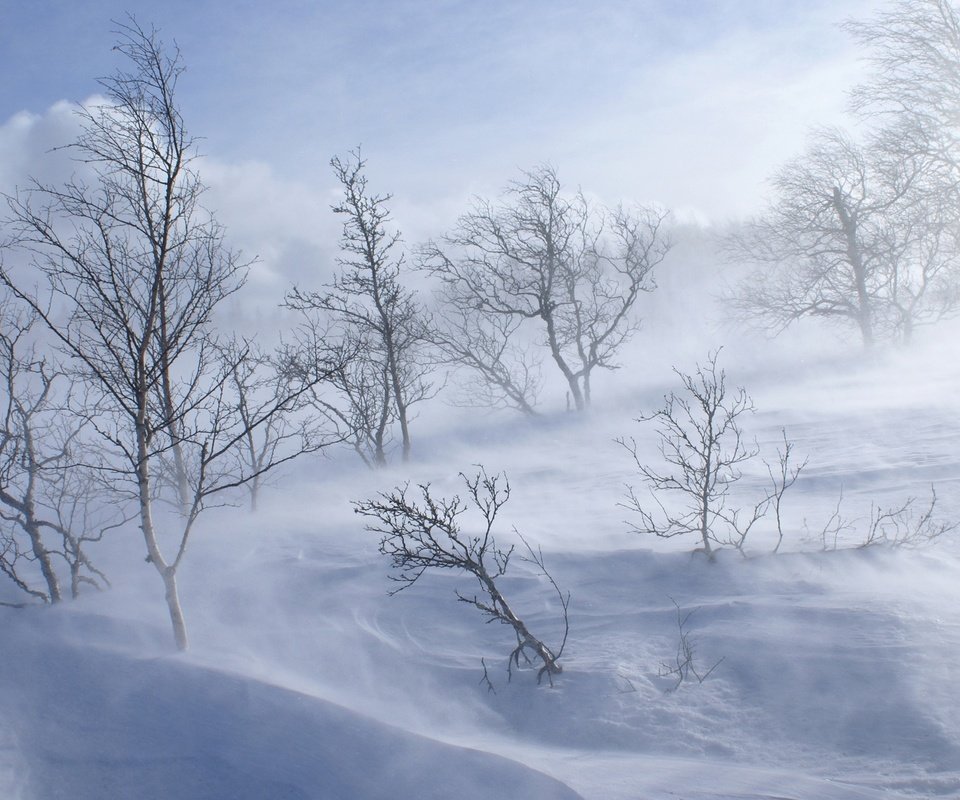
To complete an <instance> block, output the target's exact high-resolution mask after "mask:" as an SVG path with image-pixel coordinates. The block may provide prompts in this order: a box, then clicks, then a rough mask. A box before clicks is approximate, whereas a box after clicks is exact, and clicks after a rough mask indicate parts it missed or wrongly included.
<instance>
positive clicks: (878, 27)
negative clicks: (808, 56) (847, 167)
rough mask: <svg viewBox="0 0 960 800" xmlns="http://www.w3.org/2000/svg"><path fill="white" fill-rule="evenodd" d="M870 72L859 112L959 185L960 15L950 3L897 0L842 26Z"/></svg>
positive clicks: (856, 98) (857, 98) (857, 99)
mask: <svg viewBox="0 0 960 800" xmlns="http://www.w3.org/2000/svg"><path fill="white" fill-rule="evenodd" d="M845 27H846V29H847V30H848V31H849V32H850V33H851V34H852V35H853V36H854V38H855V39H856V40H857V41H858V42H860V43H861V44H862V45H864V46H865V48H866V50H867V53H868V62H869V63H870V64H871V66H872V67H873V70H872V72H871V73H870V74H869V77H868V78H867V80H866V81H865V82H864V83H863V84H862V85H860V86H858V87H857V88H856V89H855V90H854V93H853V106H854V109H855V110H857V111H859V112H860V113H861V114H862V115H864V116H865V117H866V118H868V119H876V120H879V121H880V124H881V126H882V127H885V128H891V129H895V130H896V131H897V136H898V138H899V139H900V140H901V142H902V143H903V144H904V145H905V148H906V150H907V151H908V152H909V153H911V154H912V155H914V156H917V155H922V156H924V157H927V158H930V159H931V160H933V161H934V162H936V163H937V164H939V165H940V166H941V167H942V168H943V170H944V176H945V177H946V178H947V180H948V183H949V188H950V190H951V193H955V192H956V191H957V189H958V181H960V12H958V11H957V8H956V6H955V5H954V3H952V2H950V0H899V2H896V3H894V4H891V5H890V6H889V7H887V8H886V9H884V10H883V11H882V12H880V13H878V14H877V15H875V16H874V17H873V19H871V20H858V21H851V22H849V23H847V25H846V26H845Z"/></svg>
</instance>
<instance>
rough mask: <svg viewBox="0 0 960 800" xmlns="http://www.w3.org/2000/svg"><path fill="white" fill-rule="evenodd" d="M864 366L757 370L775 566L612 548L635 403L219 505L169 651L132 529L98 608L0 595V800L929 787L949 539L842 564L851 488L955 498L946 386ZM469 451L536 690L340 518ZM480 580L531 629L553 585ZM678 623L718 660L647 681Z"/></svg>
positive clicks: (115, 554)
mask: <svg viewBox="0 0 960 800" xmlns="http://www.w3.org/2000/svg"><path fill="white" fill-rule="evenodd" d="M895 366H896V368H897V372H896V374H898V375H900V376H901V380H898V382H897V383H896V384H894V385H892V384H890V382H889V376H890V375H891V374H893V373H891V371H890V367H889V365H885V366H878V367H876V368H872V369H871V370H867V371H861V372H858V373H856V375H854V374H853V373H852V372H851V371H848V370H841V371H837V372H835V373H834V374H832V375H830V376H826V377H824V376H822V375H820V374H819V373H816V374H813V375H811V376H809V377H804V376H803V375H801V374H799V373H797V374H790V375H778V376H774V377H773V378H767V379H764V378H763V376H756V377H757V381H756V384H755V385H754V387H753V393H754V396H755V399H756V402H757V405H758V408H759V409H760V412H761V413H759V414H758V415H757V416H756V418H755V419H754V420H753V428H752V429H751V432H752V433H754V434H756V435H757V437H758V438H759V439H760V441H761V444H763V443H768V442H769V443H775V442H776V440H777V437H778V436H779V435H780V434H779V431H780V428H781V426H786V427H787V428H788V432H789V433H790V434H791V436H792V438H794V439H795V441H796V443H797V450H798V452H799V453H800V454H801V456H803V455H809V457H810V463H809V466H808V469H807V471H806V473H805V476H804V477H803V478H802V479H801V481H800V482H798V484H797V487H796V490H795V492H794V493H793V494H792V496H791V497H790V498H789V503H790V506H789V509H788V512H787V513H788V524H789V526H790V527H789V535H788V538H787V539H786V540H785V542H784V547H783V548H782V552H780V553H779V554H777V555H772V554H771V552H770V551H771V550H772V547H773V544H774V539H773V538H772V535H771V533H770V532H769V531H760V532H758V533H757V535H756V537H755V538H754V539H752V540H751V544H750V546H749V547H748V550H749V555H750V557H749V558H746V559H745V558H742V557H741V556H740V555H738V554H736V553H734V552H732V551H731V552H722V553H721V554H720V557H719V558H718V560H717V562H716V563H707V562H706V561H705V560H704V559H703V558H702V557H701V556H697V555H692V554H691V553H690V550H691V549H692V548H693V546H694V544H695V543H694V542H692V541H680V540H671V541H668V542H663V541H660V540H656V539H646V538H642V537H638V536H637V535H636V534H632V533H629V531H628V530H627V527H626V525H625V524H624V519H625V518H626V517H627V516H628V513H629V512H628V511H627V510H626V509H624V508H622V507H618V505H617V503H618V502H619V501H620V500H622V498H623V493H624V483H626V482H636V476H635V474H634V473H633V471H632V470H631V463H630V459H629V457H628V455H627V454H626V453H625V452H624V451H623V449H622V448H620V447H619V446H618V445H616V444H615V443H614V442H613V438H614V437H615V436H618V435H631V434H632V435H638V436H640V437H648V438H647V439H644V440H643V442H642V444H643V446H647V445H650V444H651V440H649V433H646V432H644V429H643V428H641V427H640V426H638V425H637V424H636V423H634V422H632V421H631V418H632V417H634V416H636V414H637V413H638V412H639V411H641V410H643V408H647V409H649V408H650V406H651V404H654V403H656V401H657V399H658V393H659V392H660V391H661V388H664V387H647V388H643V387H640V388H638V389H637V391H636V392H635V393H634V394H632V395H631V396H630V398H629V403H626V402H625V403H624V405H622V406H620V407H614V406H613V405H612V404H611V406H609V407H608V408H607V411H606V413H601V412H602V408H603V407H602V406H601V407H600V410H598V412H596V413H594V414H593V415H592V417H591V418H590V419H588V420H577V419H574V418H572V417H570V416H562V417H556V418H552V419H547V420H544V421H541V422H538V423H536V424H532V425H531V424H527V423H516V422H512V421H507V422H500V421H498V420H496V419H493V418H491V419H487V420H484V419H480V420H479V421H477V420H472V421H468V423H467V424H464V425H462V426H461V427H460V428H458V429H456V430H454V431H453V432H451V429H446V430H439V429H437V430H436V431H432V430H430V429H429V428H428V427H427V426H426V425H422V426H421V437H420V439H419V447H420V449H419V453H420V457H419V459H418V461H417V462H416V463H415V464H413V465H411V467H410V468H409V469H401V468H396V469H395V470H393V471H388V472H385V473H369V472H367V471H365V470H362V469H360V468H359V467H358V465H356V464H355V463H354V461H353V460H352V459H351V458H350V454H349V453H343V454H340V455H337V456H336V457H334V458H333V459H329V460H322V459H318V460H316V461H311V462H303V463H302V464H301V465H300V466H299V467H298V471H297V473H296V474H291V475H290V476H289V477H288V478H287V479H285V480H284V481H283V482H282V483H280V484H279V485H276V486H274V487H273V488H272V490H271V494H270V495H269V496H268V497H267V500H266V502H265V503H264V505H263V507H262V509H261V511H260V512H258V513H257V514H256V515H250V514H248V513H246V512H244V511H243V510H241V509H235V510H229V509H227V510H223V511H221V512H217V513H215V514H213V515H211V516H210V517H208V518H207V519H206V521H205V522H204V527H203V529H202V530H199V531H198V533H197V538H196V540H195V548H194V550H193V551H192V552H191V553H190V554H189V558H188V560H187V561H186V562H185V565H184V568H183V574H182V583H181V585H182V590H183V595H184V603H185V607H186V610H187V614H188V618H189V623H190V626H191V632H192V640H193V646H192V649H191V651H190V652H189V653H188V654H186V655H183V656H178V655H173V654H171V653H170V646H169V643H168V641H167V640H168V636H169V634H168V631H167V630H166V628H165V619H164V613H163V606H162V598H161V595H160V587H159V586H158V585H157V581H156V576H155V575H154V574H152V572H151V569H150V567H149V565H146V564H144V563H143V562H142V556H141V555H139V551H138V548H137V543H136V539H135V538H134V537H133V536H132V535H131V539H130V540H129V542H128V543H127V544H129V547H126V545H124V546H116V545H115V546H114V547H113V549H111V550H110V551H109V552H106V551H105V552H104V553H103V554H102V555H103V558H104V559H105V562H106V563H105V565H106V566H107V567H108V568H109V571H110V574H111V577H113V578H114V582H115V584H116V585H115V588H114V589H113V590H112V591H110V592H107V593H103V594H99V595H89V596H86V597H85V598H83V599H81V600H80V601H78V602H75V603H69V604H66V605H64V606H63V607H61V608H56V609H27V610H15V609H6V608H4V609H0V620H2V623H0V624H2V625H3V629H4V637H3V647H4V651H3V652H4V669H3V670H2V671H0V714H2V716H0V797H2V798H8V797H9V798H11V800H47V799H48V798H60V797H63V798H71V799H78V800H86V799H87V798H90V799H91V800H92V798H127V797H129V798H138V799H139V798H154V797H155V798H178V800H197V799H198V798H231V799H232V798H266V799H272V798H320V799H326V798H345V799H346V798H350V799H356V800H365V799H366V798H380V797H383V798H387V797H389V798H411V799H412V798H425V797H437V798H447V797H450V798H454V797H455V798H471V797H477V798H480V797H484V798H537V797H543V798H566V797H577V796H578V795H579V796H582V797H584V798H589V799H592V800H617V798H685V799H687V800H692V799H694V798H697V799H700V800H706V799H708V798H709V799H710V800H719V799H720V798H725V799H729V798H739V799H740V800H743V799H744V798H755V799H758V798H809V799H810V800H819V799H821V798H824V799H826V800H830V799H831V798H881V797H882V798H903V797H955V796H960V692H957V691H956V687H955V676H954V673H955V672H956V665H957V663H958V660H960V611H958V609H960V558H958V554H960V547H958V546H957V544H956V543H955V542H954V541H953V537H955V536H957V535H958V534H952V535H950V536H948V537H946V539H945V540H942V541H940V542H939V543H937V544H935V545H934V546H932V547H929V548H924V549H919V550H903V549H901V550H891V549H870V550H858V549H852V547H851V546H852V545H856V544H857V543H858V537H859V536H860V535H861V534H862V524H863V522H862V518H863V516H864V515H865V514H867V513H869V508H870V503H871V502H876V503H880V504H886V505H889V504H893V503H897V502H901V501H902V500H903V499H904V498H905V497H907V496H909V495H915V496H918V497H922V496H924V495H925V494H926V493H928V492H929V486H930V484H931V483H935V484H936V486H937V493H938V497H939V501H938V509H939V511H940V513H941V514H942V516H943V517H944V518H945V519H948V520H949V519H955V518H957V513H958V511H960V502H958V501H960V492H958V488H960V466H958V457H957V455H956V454H957V453H958V452H960V431H958V428H957V425H956V419H957V404H956V402H955V399H954V398H955V397H956V390H957V388H958V385H960V380H957V375H956V374H955V373H954V374H953V376H952V377H949V375H948V377H947V378H944V377H943V371H940V372H936V373H934V372H933V371H931V369H930V364H923V363H918V364H916V365H914V366H913V370H914V371H913V372H910V371H909V370H910V366H909V365H904V364H897V365H895ZM905 370H906V372H905ZM948 372H949V371H948ZM934 374H935V375H936V380H931V381H927V382H926V383H923V380H922V377H923V376H925V375H927V376H929V375H934ZM626 396H627V395H625V397H626ZM477 463H483V464H484V465H485V466H486V467H487V469H488V470H490V471H499V470H505V471H507V473H508V474H509V477H510V480H511V484H512V487H513V495H512V497H511V500H510V502H509V503H508V505H507V506H506V507H505V508H504V510H503V523H504V524H503V525H502V526H501V528H500V529H499V530H500V536H501V537H502V539H503V540H504V542H515V541H518V540H517V539H516V538H515V534H514V533H513V532H512V530H511V525H516V526H517V528H518V529H519V531H520V532H522V533H523V534H524V536H526V537H527V538H528V539H530V540H531V541H532V542H535V543H537V544H539V545H541V546H542V548H543V552H544V556H545V559H546V564H547V567H548V568H549V569H550V570H551V571H552V573H553V574H554V576H555V577H556V579H557V581H558V583H559V584H560V585H561V587H563V588H564V589H569V590H570V592H571V594H572V604H571V609H570V624H571V632H570V639H569V643H568V647H567V650H566V651H565V653H564V657H563V659H562V661H563V664H564V672H563V674H562V675H561V676H559V678H558V680H557V681H556V684H555V686H554V687H553V688H550V687H548V686H546V685H544V686H537V684H536V678H535V672H534V671H533V670H529V669H527V670H521V671H520V672H519V673H515V674H514V677H513V680H512V681H511V682H508V681H507V675H506V656H507V653H508V652H509V650H510V648H511V645H512V642H511V635H510V633H509V631H508V630H507V629H504V628H503V627H500V626H492V625H485V624H483V620H482V618H480V617H479V615H477V614H476V612H475V610H474V609H472V608H470V607H469V606H467V605H466V604H463V603H457V602H456V598H455V595H454V591H455V589H457V588H460V589H463V590H471V589H472V587H471V586H470V584H469V582H468V581H467V580H466V578H464V577H463V576H458V575H454V574H427V575H425V576H424V577H423V578H422V579H421V581H420V582H419V583H417V584H416V585H415V586H413V587H411V588H410V589H409V590H407V591H404V592H401V593H400V594H398V595H397V596H395V597H389V596H387V589H388V588H390V586H389V584H388V581H387V578H386V574H387V572H388V566H389V565H388V564H387V563H386V561H385V560H384V559H383V558H382V557H381V556H380V555H379V554H378V553H377V550H376V537H374V536H372V535H371V534H369V533H366V532H365V531H364V530H363V524H362V520H361V519H359V518H358V517H356V515H354V514H353V513H352V509H351V506H350V503H349V501H350V500H352V499H361V498H365V497H369V496H371V495H372V494H373V493H375V492H376V491H380V490H387V489H389V488H391V487H392V486H394V485H396V484H398V483H402V482H403V481H405V480H408V479H409V480H412V481H414V482H417V481H431V482H433V483H434V487H435V489H436V491H437V492H438V493H448V492H452V491H456V490H457V489H458V480H459V479H458V477H457V473H458V471H460V470H464V471H467V472H469V471H471V469H472V465H473V464H477ZM760 477H762V475H761V476H760ZM758 479H759V478H758ZM746 480H747V481H748V488H749V485H750V484H749V482H750V481H752V480H753V476H751V475H748V476H747V479H746ZM841 485H842V487H843V491H844V504H845V505H844V507H845V513H846V515H847V517H848V518H849V519H850V520H851V521H852V522H854V523H855V524H854V526H853V529H852V530H850V531H848V532H845V533H844V537H845V538H842V539H841V541H839V544H840V545H841V549H839V550H837V551H834V552H823V551H822V549H821V548H822V542H821V541H820V540H819V539H818V537H817V535H816V531H817V529H818V525H822V524H823V521H824V519H825V518H826V517H827V516H828V515H829V514H830V512H831V510H832V508H833V506H834V504H835V503H836V500H837V497H838V493H839V490H840V488H841ZM858 520H859V521H858ZM804 521H806V523H807V525H806V528H805V527H804ZM858 526H859V528H858ZM503 588H504V591H505V592H506V593H507V594H508V596H509V597H510V598H511V600H512V602H513V603H514V605H515V607H516V608H518V609H519V610H520V611H521V612H522V613H524V614H525V615H526V619H527V621H528V623H529V624H530V626H531V628H533V629H534V630H535V631H536V632H537V633H538V635H541V636H543V637H544V638H545V639H546V640H547V641H548V642H556V641H557V640H558V638H559V637H560V635H561V634H562V625H561V622H560V620H559V618H558V616H557V603H556V596H555V594H552V591H551V588H550V586H549V585H548V584H547V583H546V581H545V580H544V579H543V578H542V577H541V576H539V575H538V574H537V571H536V570H535V569H531V568H530V565H525V564H523V563H522V562H519V561H516V560H515V561H514V562H513V563H512V565H511V573H510V574H509V575H508V577H507V579H506V580H505V582H504V584H503ZM675 604H676V605H675ZM677 606H679V607H680V608H681V609H682V610H683V612H688V611H693V613H692V615H691V616H690V617H689V619H688V622H687V626H686V632H687V633H688V634H689V640H688V641H689V642H690V643H691V644H692V645H693V647H694V657H695V663H696V665H697V667H698V668H699V670H700V672H701V673H703V672H706V671H707V670H709V669H710V667H712V666H713V665H714V664H717V666H716V669H715V670H714V671H713V672H712V673H710V675H709V676H708V677H707V678H706V680H704V681H703V683H702V684H700V683H698V682H697V681H695V680H694V681H688V682H686V683H684V684H682V685H680V686H679V687H678V688H677V689H676V690H675V691H671V689H672V687H673V686H674V683H675V681H674V680H673V679H672V678H669V677H663V676H661V675H660V674H659V673H660V672H661V664H662V663H663V662H670V661H671V660H672V659H673V658H674V656H675V653H676V649H677V645H678V641H679V637H680V632H679V629H678V624H677ZM481 659H483V660H484V662H485V663H486V665H487V668H488V671H489V676H490V678H491V680H492V682H493V684H494V688H495V690H496V691H495V692H491V691H488V689H487V687H486V686H485V685H484V684H483V683H482V682H481V677H482V675H483V668H482V666H481ZM718 662H719V663H718Z"/></svg>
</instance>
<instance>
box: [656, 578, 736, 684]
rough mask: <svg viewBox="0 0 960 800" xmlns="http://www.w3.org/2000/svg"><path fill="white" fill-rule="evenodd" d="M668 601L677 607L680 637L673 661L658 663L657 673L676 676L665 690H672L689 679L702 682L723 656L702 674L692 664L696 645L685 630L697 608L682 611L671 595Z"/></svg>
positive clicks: (664, 676) (661, 675)
mask: <svg viewBox="0 0 960 800" xmlns="http://www.w3.org/2000/svg"><path fill="white" fill-rule="evenodd" d="M670 602H671V603H673V604H674V606H676V609H677V628H678V630H679V634H680V638H679V640H678V642H677V652H676V655H675V656H674V658H673V662H672V663H670V664H668V663H666V662H661V663H660V670H659V672H658V673H657V674H658V675H659V676H660V677H661V678H676V681H677V682H676V683H675V684H674V685H673V686H671V687H670V689H668V690H667V691H669V692H674V691H676V690H677V689H679V688H680V684H682V683H684V682H685V681H689V680H696V682H697V683H698V684H702V683H703V682H704V681H705V680H706V679H707V678H709V677H710V675H711V674H712V673H713V671H714V670H715V669H716V668H717V667H719V666H720V664H722V663H723V658H721V659H720V660H718V661H717V662H716V663H715V664H714V665H713V666H712V667H710V669H708V670H707V671H706V672H704V673H703V674H702V675H701V674H700V671H699V670H697V667H696V665H695V664H694V655H695V653H696V645H695V644H694V643H693V641H692V640H691V639H690V631H689V630H687V623H688V622H689V621H690V617H692V616H693V615H694V614H695V613H696V612H697V611H699V610H700V609H699V608H693V609H690V610H689V611H686V612H685V611H683V609H681V608H680V604H679V603H677V601H676V600H674V599H673V598H672V597H671V598H670Z"/></svg>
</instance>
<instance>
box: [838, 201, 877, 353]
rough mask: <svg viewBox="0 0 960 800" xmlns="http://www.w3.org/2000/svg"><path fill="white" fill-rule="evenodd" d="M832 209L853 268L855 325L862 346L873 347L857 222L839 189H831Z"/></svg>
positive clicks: (868, 299) (867, 294) (865, 275)
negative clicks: (861, 338) (834, 211)
mask: <svg viewBox="0 0 960 800" xmlns="http://www.w3.org/2000/svg"><path fill="white" fill-rule="evenodd" d="M833 207H834V209H835V210H836V212H837V216H838V217H839V218H840V224H841V225H842V226H843V235H844V239H845V240H846V246H847V260H848V262H849V263H850V266H851V267H852V268H853V279H854V283H855V285H856V290H857V314H856V321H857V325H859V326H860V335H861V336H862V337H863V346H864V347H865V348H866V349H868V350H869V349H871V348H872V347H873V342H874V339H873V310H872V309H871V307H870V293H869V291H868V289H867V269H866V265H865V264H864V263H863V254H862V253H861V252H860V242H859V241H857V221H856V219H855V217H854V215H852V214H851V213H850V211H849V209H847V206H846V204H845V203H844V201H843V195H842V194H841V192H840V188H839V187H836V186H835V187H834V189H833Z"/></svg>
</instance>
